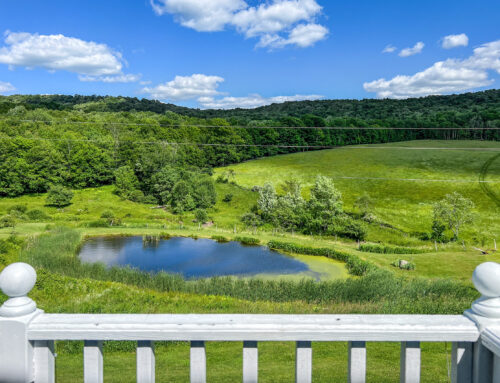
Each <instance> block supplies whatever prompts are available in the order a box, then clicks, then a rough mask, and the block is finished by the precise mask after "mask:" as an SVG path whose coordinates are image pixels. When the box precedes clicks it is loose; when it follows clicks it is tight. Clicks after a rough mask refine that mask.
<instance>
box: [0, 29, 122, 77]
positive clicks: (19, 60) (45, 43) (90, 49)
mask: <svg viewBox="0 0 500 383" xmlns="http://www.w3.org/2000/svg"><path fill="white" fill-rule="evenodd" d="M5 44H6V46H4V47H1V48H0V63H3V64H7V65H9V66H10V67H16V66H21V67H26V68H35V67H40V68H45V69H47V70H50V71H55V70H66V71H69V72H74V73H78V74H83V75H89V76H103V75H117V74H121V70H122V67H123V59H122V57H121V55H120V54H119V53H117V52H114V51H113V50H112V49H110V48H109V47H108V46H107V45H105V44H98V43H94V42H92V41H83V40H80V39H77V38H73V37H66V36H63V35H39V34H30V33H13V32H10V31H7V32H5Z"/></svg>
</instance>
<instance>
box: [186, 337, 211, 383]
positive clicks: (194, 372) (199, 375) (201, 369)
mask: <svg viewBox="0 0 500 383" xmlns="http://www.w3.org/2000/svg"><path fill="white" fill-rule="evenodd" d="M190 366H191V367H190V371H191V373H190V377H191V383H205V382H206V381H207V355H206V351H205V342H196V341H193V342H191V357H190Z"/></svg>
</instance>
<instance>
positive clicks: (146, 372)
mask: <svg viewBox="0 0 500 383" xmlns="http://www.w3.org/2000/svg"><path fill="white" fill-rule="evenodd" d="M136 353H137V355H136V357H137V383H154V381H155V345H154V342H150V341H139V342H137V351H136Z"/></svg>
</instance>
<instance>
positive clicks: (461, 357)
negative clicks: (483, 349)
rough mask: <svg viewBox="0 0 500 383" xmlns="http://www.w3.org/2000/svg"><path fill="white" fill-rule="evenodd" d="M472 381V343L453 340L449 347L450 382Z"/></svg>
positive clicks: (464, 382) (463, 382) (462, 382)
mask: <svg viewBox="0 0 500 383" xmlns="http://www.w3.org/2000/svg"><path fill="white" fill-rule="evenodd" d="M471 381H472V343H469V342H453V345H452V347H451V382H452V383H469V382H471Z"/></svg>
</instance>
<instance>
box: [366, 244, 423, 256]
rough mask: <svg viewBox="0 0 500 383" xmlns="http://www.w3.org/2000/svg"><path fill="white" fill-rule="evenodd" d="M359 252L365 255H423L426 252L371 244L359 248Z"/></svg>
mask: <svg viewBox="0 0 500 383" xmlns="http://www.w3.org/2000/svg"><path fill="white" fill-rule="evenodd" d="M359 251H363V252H365V253H378V254H422V253H425V252H426V251H425V250H422V249H414V248H411V247H391V246H383V245H377V244H371V243H365V244H362V245H360V246H359Z"/></svg>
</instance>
